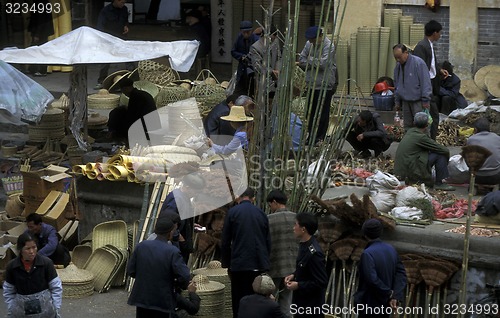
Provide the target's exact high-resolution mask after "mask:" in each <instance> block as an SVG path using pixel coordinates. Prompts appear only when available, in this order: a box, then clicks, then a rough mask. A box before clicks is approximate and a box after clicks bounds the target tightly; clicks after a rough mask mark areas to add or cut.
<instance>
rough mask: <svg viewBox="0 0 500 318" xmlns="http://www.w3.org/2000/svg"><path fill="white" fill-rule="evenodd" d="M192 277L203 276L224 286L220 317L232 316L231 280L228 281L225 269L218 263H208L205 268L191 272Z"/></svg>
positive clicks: (228, 317)
mask: <svg viewBox="0 0 500 318" xmlns="http://www.w3.org/2000/svg"><path fill="white" fill-rule="evenodd" d="M193 275H204V276H207V277H208V279H210V280H212V281H216V282H219V283H221V284H224V286H226V288H225V289H224V302H225V306H224V312H223V315H222V317H227V318H230V317H232V316H233V309H232V305H231V280H230V279H229V276H228V273H227V268H222V264H221V262H219V261H210V262H209V263H208V265H207V267H203V268H198V269H195V270H194V271H193Z"/></svg>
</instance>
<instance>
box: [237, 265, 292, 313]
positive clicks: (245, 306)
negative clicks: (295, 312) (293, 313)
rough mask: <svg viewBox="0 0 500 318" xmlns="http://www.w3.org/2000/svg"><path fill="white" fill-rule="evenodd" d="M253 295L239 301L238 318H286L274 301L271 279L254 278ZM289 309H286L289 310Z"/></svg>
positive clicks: (262, 276) (273, 288) (266, 277)
mask: <svg viewBox="0 0 500 318" xmlns="http://www.w3.org/2000/svg"><path fill="white" fill-rule="evenodd" d="M252 288H253V291H254V293H255V294H252V295H248V296H245V297H243V298H242V299H241V300H240V309H239V311H238V318H255V317H259V318H286V317H287V316H285V314H283V312H282V311H281V310H280V305H278V303H277V302H275V301H274V296H273V293H274V291H275V290H276V286H275V285H274V282H273V279H272V278H271V277H270V276H269V275H266V274H262V275H259V276H257V277H255V279H254V280H253V283H252ZM289 309H290V308H288V310H289Z"/></svg>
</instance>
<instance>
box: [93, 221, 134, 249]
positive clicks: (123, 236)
mask: <svg viewBox="0 0 500 318" xmlns="http://www.w3.org/2000/svg"><path fill="white" fill-rule="evenodd" d="M107 244H109V245H113V246H115V247H118V248H123V249H125V250H126V249H127V248H128V231H127V223H125V221H122V220H114V221H108V222H103V223H100V224H97V225H96V226H95V227H94V230H93V233H92V250H93V251H95V250H96V249H98V248H99V247H102V246H105V245H107Z"/></svg>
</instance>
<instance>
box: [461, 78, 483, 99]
mask: <svg viewBox="0 0 500 318" xmlns="http://www.w3.org/2000/svg"><path fill="white" fill-rule="evenodd" d="M460 93H462V95H464V97H465V98H466V99H468V100H470V101H473V102H477V101H480V100H485V99H486V92H485V91H484V90H482V89H481V88H479V87H478V86H477V85H476V83H475V81H473V80H463V81H462V83H461V85H460Z"/></svg>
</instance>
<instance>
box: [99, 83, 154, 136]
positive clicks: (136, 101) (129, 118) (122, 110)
mask: <svg viewBox="0 0 500 318" xmlns="http://www.w3.org/2000/svg"><path fill="white" fill-rule="evenodd" d="M119 85H120V88H121V91H122V93H123V94H125V95H126V96H127V97H128V98H129V102H128V106H120V107H116V108H115V109H113V110H112V111H111V112H110V113H109V120H108V130H109V132H110V133H111V134H112V137H118V138H127V137H128V132H129V128H130V127H131V126H132V124H134V123H135V122H136V121H137V120H141V123H140V126H141V130H138V131H137V133H146V134H147V132H148V131H152V130H157V129H160V128H161V122H160V117H159V115H158V113H157V112H156V103H155V100H154V99H153V96H151V94H149V93H148V92H146V91H143V90H138V89H137V88H135V87H134V81H133V80H132V79H130V78H123V79H121V80H120V83H119ZM153 112H154V113H153ZM148 114H149V115H148ZM146 115H148V116H146Z"/></svg>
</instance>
